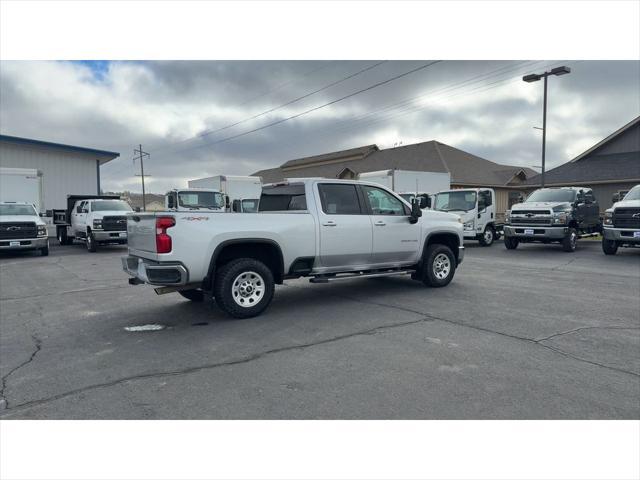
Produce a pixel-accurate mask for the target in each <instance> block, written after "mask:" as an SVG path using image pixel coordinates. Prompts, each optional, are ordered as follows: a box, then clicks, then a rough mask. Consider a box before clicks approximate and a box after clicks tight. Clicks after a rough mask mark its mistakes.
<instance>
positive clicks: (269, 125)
mask: <svg viewBox="0 0 640 480" xmlns="http://www.w3.org/2000/svg"><path fill="white" fill-rule="evenodd" d="M441 61H442V60H435V61H433V62H430V63H426V64H424V65H421V66H420V67H417V68H414V69H411V70H409V71H407V72H404V73H401V74H399V75H395V76H393V77H391V78H388V79H387V80H383V81H381V82H378V83H374V84H373V85H370V86H368V87H365V88H362V89H360V90H357V91H355V92H352V93H350V94H348V95H344V96H342V97H340V98H336V99H335V100H332V101H330V102H327V103H324V104H322V105H318V106H316V107H313V108H310V109H308V110H305V111H303V112H300V113H297V114H295V115H291V116H289V117H286V118H282V119H280V120H276V121H275V122H271V123H268V124H266V125H262V126H261V127H257V128H254V129H251V130H247V131H245V132H241V133H238V134H236V135H231V136H229V137H225V138H222V139H220V140H216V141H214V142H209V143H205V144H202V145H196V146H195V147H190V148H187V149H184V150H178V152H176V153H181V152H185V151H188V150H192V149H196V148H202V147H205V146H213V145H218V144H220V143H223V142H227V141H229V140H234V139H236V138H240V137H243V136H245V135H249V134H251V133H255V132H258V131H260V130H264V129H266V128H270V127H273V126H275V125H279V124H281V123H284V122H287V121H289V120H293V119H295V118H299V117H301V116H303V115H307V114H309V113H312V112H315V111H317V110H320V109H321V108H325V107H328V106H330V105H334V104H336V103H338V102H341V101H343V100H346V99H348V98H351V97H354V96H356V95H359V94H361V93H364V92H367V91H369V90H373V89H374V88H377V87H380V86H382V85H386V84H387V83H390V82H393V81H395V80H398V79H399V78H402V77H406V76H407V75H411V74H412V73H415V72H418V71H420V70H423V69H425V68H428V67H430V66H432V65H435V64H436V63H439V62H441Z"/></svg>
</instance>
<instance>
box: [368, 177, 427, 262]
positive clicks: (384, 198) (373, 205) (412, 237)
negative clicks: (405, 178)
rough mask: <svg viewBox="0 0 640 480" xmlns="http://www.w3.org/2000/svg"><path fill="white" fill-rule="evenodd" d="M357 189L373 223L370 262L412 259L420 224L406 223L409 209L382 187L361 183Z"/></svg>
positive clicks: (416, 249) (417, 244)
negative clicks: (361, 193)
mask: <svg viewBox="0 0 640 480" xmlns="http://www.w3.org/2000/svg"><path fill="white" fill-rule="evenodd" d="M361 189H362V191H363V193H364V198H365V201H366V202H367V207H368V209H369V213H370V216H371V223H372V225H373V251H372V255H371V259H372V263H373V264H375V265H390V266H391V265H398V264H410V263H414V262H416V261H417V258H418V252H419V250H420V248H419V240H420V228H421V227H420V225H419V224H417V223H413V224H412V223H410V222H409V215H410V213H411V211H410V210H409V208H408V207H407V206H406V205H405V204H404V203H402V202H401V201H400V199H399V198H398V197H396V196H395V195H393V194H392V193H390V192H388V191H386V190H383V189H382V188H378V187H372V186H368V185H362V186H361Z"/></svg>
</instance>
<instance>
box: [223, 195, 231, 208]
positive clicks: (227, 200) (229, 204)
mask: <svg viewBox="0 0 640 480" xmlns="http://www.w3.org/2000/svg"><path fill="white" fill-rule="evenodd" d="M224 206H225V208H229V207H231V203H230V200H229V195H225V196H224Z"/></svg>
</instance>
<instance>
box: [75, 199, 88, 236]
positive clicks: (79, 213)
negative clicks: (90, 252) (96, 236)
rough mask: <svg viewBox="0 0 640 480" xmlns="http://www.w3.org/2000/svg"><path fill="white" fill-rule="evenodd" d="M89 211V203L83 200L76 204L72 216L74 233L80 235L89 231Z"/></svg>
mask: <svg viewBox="0 0 640 480" xmlns="http://www.w3.org/2000/svg"><path fill="white" fill-rule="evenodd" d="M88 211H89V202H87V201H86V200H83V201H81V202H78V203H76V205H75V207H74V208H73V213H72V214H71V226H72V227H73V228H72V229H73V231H74V232H75V233H76V235H78V234H79V233H82V234H84V233H85V232H86V231H87V213H88Z"/></svg>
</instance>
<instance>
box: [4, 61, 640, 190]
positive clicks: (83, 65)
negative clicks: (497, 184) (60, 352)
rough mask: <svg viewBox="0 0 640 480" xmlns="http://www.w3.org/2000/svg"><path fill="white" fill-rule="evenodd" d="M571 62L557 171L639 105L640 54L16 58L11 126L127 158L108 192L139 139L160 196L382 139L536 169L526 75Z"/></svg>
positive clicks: (564, 82) (382, 143) (556, 135)
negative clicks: (587, 57) (191, 182)
mask: <svg viewBox="0 0 640 480" xmlns="http://www.w3.org/2000/svg"><path fill="white" fill-rule="evenodd" d="M559 65H568V66H569V67H571V69H572V73H571V74H570V75H565V76H562V77H552V78H551V79H550V80H549V108H550V111H549V116H548V136H547V161H548V165H549V167H553V166H556V165H559V164H561V163H564V162H566V161H568V160H570V159H571V158H573V157H574V156H576V155H578V154H579V153H581V152H582V151H584V150H585V149H587V148H589V147H590V146H591V145H593V144H594V143H596V142H597V141H599V140H601V139H602V138H604V137H605V136H606V135H608V134H610V133H611V132H613V131H614V130H616V129H617V128H619V127H621V126H622V125H624V124H625V123H627V122H628V121H630V120H631V119H632V118H634V117H635V116H637V115H638V114H639V113H640V91H639V89H638V85H639V84H640V62H637V61H572V60H564V61H560V60H556V61H524V60H521V61H509V62H506V61H467V62H464V61H439V62H435V63H434V61H429V60H422V61H387V62H380V61H304V62H301V61H297V62H294V61H272V62H266V61H235V62H232V61H178V62H167V61H162V62H133V61H126V62H114V61H109V62H102V61H85V62H66V61H65V62H55V61H46V62H35V61H4V62H1V63H0V94H1V98H0V100H1V101H0V130H1V132H2V133H3V134H6V135H16V136H23V137H30V138H36V139H41V140H47V141H53V142H60V143H69V144H74V145H80V146H87V147H94V148H99V149H105V150H112V151H116V152H119V153H120V155H121V156H120V158H118V159H116V160H113V161H112V162H110V163H108V164H107V165H105V166H103V167H102V183H103V189H105V190H118V191H119V190H123V189H129V190H133V191H138V190H140V186H139V183H140V182H139V178H136V177H134V174H135V173H138V169H139V165H137V164H136V165H134V163H133V161H132V157H133V149H134V147H136V146H137V145H138V144H140V143H141V144H142V145H143V147H144V149H145V150H146V151H148V152H149V153H150V154H151V158H150V159H149V160H148V161H146V162H145V173H149V174H150V175H152V176H151V177H150V178H148V179H147V182H148V187H147V191H151V192H157V193H162V192H163V191H165V190H166V189H168V188H170V187H174V186H185V185H186V181H187V180H188V179H192V178H199V177H204V176H209V175H217V174H237V175H248V174H251V173H253V172H254V171H256V170H259V169H263V168H270V167H275V166H277V165H279V164H281V163H283V162H284V161H286V160H290V159H293V158H299V157H303V156H308V155H314V154H320V153H325V152H329V151H334V150H340V149H344V148H350V147H355V146H360V145H365V144H371V143H375V144H377V145H378V146H379V147H381V148H389V147H393V146H394V145H396V144H399V143H400V142H402V145H406V144H410V143H415V142H420V141H427V140H433V139H435V140H438V141H440V142H443V143H447V144H449V145H452V146H454V147H457V148H460V149H463V150H466V151H468V152H471V153H473V154H476V155H479V156H481V157H484V158H487V159H490V160H493V161H495V162H498V163H505V164H515V165H522V166H528V167H535V166H539V165H540V148H541V132H540V131H539V130H536V129H534V128H533V127H534V126H541V123H542V82H538V83H531V84H530V83H525V82H523V81H522V80H521V77H522V75H523V74H527V73H532V72H542V71H544V70H545V69H548V68H552V67H555V66H559ZM420 67H422V68H420ZM414 70H415V71H414ZM411 71H413V73H408V72H411ZM403 74H406V75H404V76H401V75H403ZM394 77H399V78H397V79H395V80H392V79H393V78H394ZM378 84H380V85H378ZM376 85H378V86H376ZM361 90H364V91H362V92H361V93H357V92H359V91H361ZM343 97H348V98H344V99H342V98H343ZM341 99H342V100H341ZM329 103H331V104H330V105H326V106H324V105H325V104H329ZM305 112H308V113H305ZM289 117H295V118H290V119H289ZM272 124H273V125H272Z"/></svg>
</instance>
